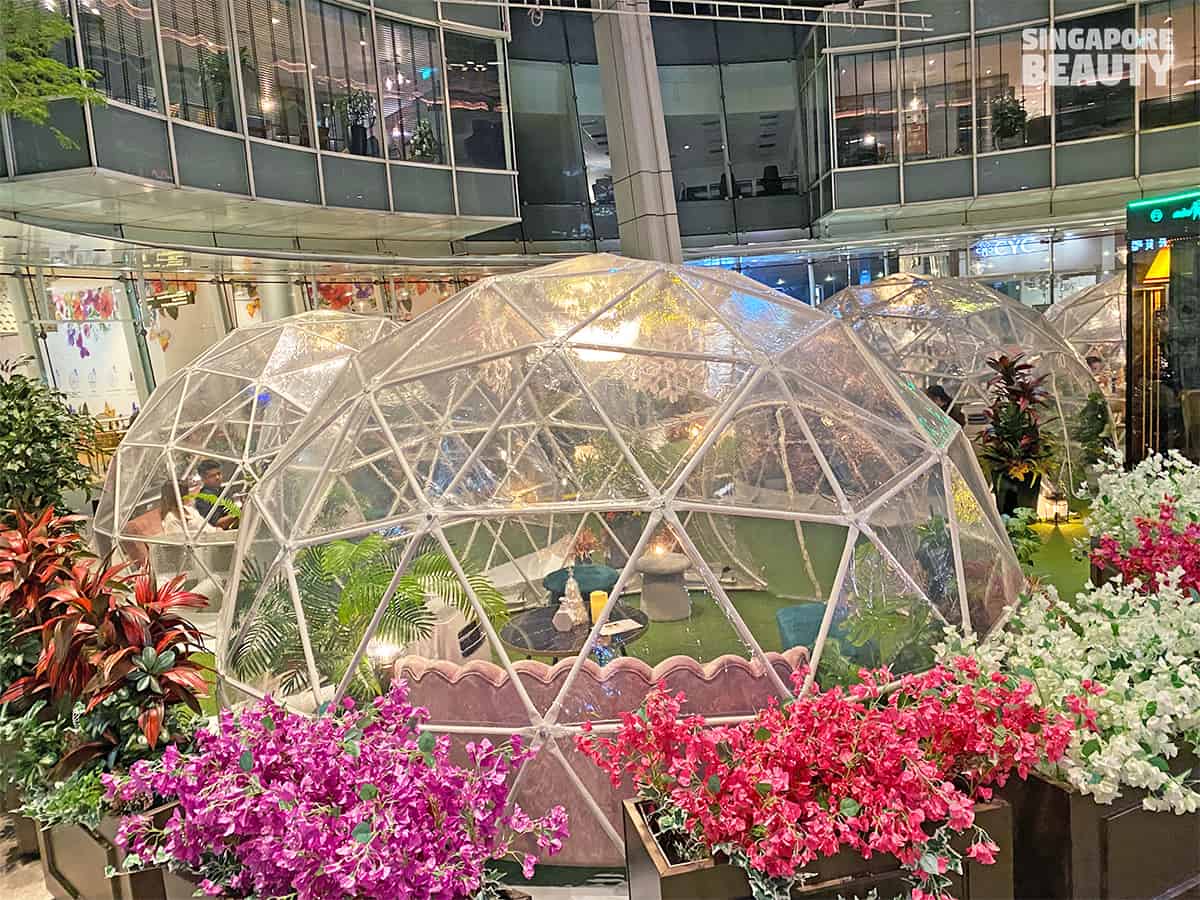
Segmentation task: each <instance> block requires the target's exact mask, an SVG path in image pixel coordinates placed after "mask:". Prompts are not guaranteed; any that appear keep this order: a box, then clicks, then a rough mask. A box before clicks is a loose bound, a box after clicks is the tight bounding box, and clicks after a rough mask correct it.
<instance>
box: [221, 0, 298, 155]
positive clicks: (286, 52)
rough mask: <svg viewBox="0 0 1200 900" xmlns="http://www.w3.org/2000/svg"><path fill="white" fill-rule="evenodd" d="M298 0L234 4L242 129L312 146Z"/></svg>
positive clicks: (246, 0)
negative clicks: (243, 110)
mask: <svg viewBox="0 0 1200 900" xmlns="http://www.w3.org/2000/svg"><path fill="white" fill-rule="evenodd" d="M300 16H301V9H300V3H299V0H234V19H235V21H236V22H237V40H238V47H239V52H238V61H239V63H240V65H241V67H242V87H243V89H244V90H245V92H246V97H245V100H246V127H247V129H248V130H249V132H250V134H252V135H254V136H255V137H260V138H267V139H268V140H272V141H280V142H282V143H285V144H298V145H300V146H301V147H309V146H311V145H312V139H311V138H310V137H309V130H308V118H309V116H308V76H307V66H308V64H307V63H306V62H305V59H304V31H303V23H302V22H301V21H300Z"/></svg>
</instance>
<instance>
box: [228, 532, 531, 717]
mask: <svg viewBox="0 0 1200 900" xmlns="http://www.w3.org/2000/svg"><path fill="white" fill-rule="evenodd" d="M402 556H403V548H402V547H399V546H396V545H392V544H389V543H388V542H387V540H386V539H385V538H383V537H382V536H380V535H377V534H376V535H370V536H368V537H366V538H365V539H363V540H362V541H359V542H358V543H353V542H351V541H333V542H331V543H329V544H324V545H318V546H314V547H309V548H307V549H305V550H304V551H302V552H301V553H300V554H298V555H297V557H296V581H297V586H298V588H299V590H300V595H301V597H302V598H303V603H304V609H305V618H306V624H307V626H308V635H309V641H310V642H311V645H312V648H313V653H314V656H315V658H316V663H317V670H318V674H319V675H320V676H321V677H322V679H323V680H324V681H325V682H326V683H327V684H337V683H339V681H340V680H341V678H342V675H343V673H345V672H346V671H347V669H348V667H349V665H350V662H351V660H352V658H353V656H354V652H355V650H356V649H357V647H358V643H359V641H360V640H361V638H362V635H363V633H364V632H365V631H366V629H367V625H368V623H369V622H370V621H371V618H372V616H373V615H374V614H375V611H376V609H377V608H378V606H379V603H380V601H381V600H382V599H383V596H384V593H385V592H386V591H387V588H388V584H389V582H390V581H391V579H392V576H393V575H394V574H395V571H396V568H397V567H398V566H399V565H400V562H401V558H402ZM462 565H463V567H464V571H465V572H466V574H467V580H468V581H469V582H470V585H471V589H472V591H473V592H474V594H475V596H476V597H477V598H478V599H479V601H480V603H481V604H482V605H483V608H484V613H485V614H486V615H487V617H488V618H489V619H490V620H491V621H492V622H493V623H494V624H501V623H503V622H504V621H505V620H506V619H507V618H508V606H507V604H506V603H505V600H504V595H503V594H501V593H500V591H499V590H497V588H496V586H495V585H493V584H492V582H491V581H490V580H489V579H488V578H487V577H486V576H484V575H481V574H479V573H478V572H477V571H476V570H475V569H474V568H473V567H472V564H471V563H470V561H469V560H463V561H462ZM262 586H263V582H262V578H261V576H260V575H259V574H258V573H257V572H256V571H255V570H254V569H253V567H252V566H251V567H248V568H247V570H246V577H244V578H243V579H242V583H241V586H240V595H241V598H242V599H240V600H239V602H238V606H237V609H239V610H246V612H245V613H244V614H243V615H242V616H241V617H240V618H239V619H238V620H237V621H235V622H234V623H233V630H232V633H233V634H235V635H236V639H235V640H234V643H233V645H232V647H231V649H230V661H231V664H232V669H233V671H234V673H235V674H236V675H237V676H238V677H239V678H242V679H245V680H247V681H255V680H259V679H261V678H263V677H271V678H274V679H278V681H277V684H276V689H277V690H278V691H279V692H280V693H281V694H283V695H292V694H297V693H300V692H301V691H302V690H306V689H307V688H308V684H309V680H308V670H307V664H306V662H305V657H304V655H303V652H302V647H303V644H302V641H301V639H300V635H299V633H298V631H297V629H298V626H297V624H296V617H295V614H294V613H292V612H291V611H292V609H293V606H292V598H291V594H290V592H289V586H288V585H287V583H286V582H285V581H283V580H281V579H275V580H273V581H271V582H270V583H269V584H268V586H267V587H266V589H265V590H263V589H262ZM256 597H258V598H259V599H258V601H257V603H255V602H254V598H256ZM433 603H441V604H444V605H445V606H448V607H451V608H453V609H456V610H458V611H459V612H461V613H462V614H463V617H464V618H465V619H466V620H467V621H468V623H470V622H474V621H475V620H476V614H475V608H474V606H473V605H472V604H471V600H470V597H469V595H468V594H467V591H466V588H465V587H464V586H463V584H462V582H461V581H459V579H458V576H457V575H456V574H455V572H454V569H453V567H452V566H451V564H450V560H449V558H448V557H447V556H446V554H445V553H444V552H442V551H441V550H440V549H438V548H437V547H436V546H435V545H434V544H432V543H431V544H430V545H429V546H428V547H425V548H422V552H420V553H418V554H417V555H416V556H415V557H414V558H413V560H412V562H411V563H410V564H409V566H408V569H407V570H406V571H405V573H404V575H402V576H401V578H400V580H399V582H398V583H397V585H396V590H395V592H394V593H393V594H392V598H391V600H390V602H389V603H388V607H387V609H386V610H385V611H384V613H383V615H382V617H381V618H380V619H379V622H378V626H377V628H376V630H375V632H374V636H375V638H376V639H377V640H379V641H386V642H387V643H389V644H392V645H395V646H397V647H404V646H406V645H409V644H412V643H414V642H416V641H421V640H424V639H426V638H428V637H429V636H430V635H431V634H432V633H433V628H434V626H435V622H436V618H435V615H434V611H433V609H432V604H433ZM389 679H390V670H388V669H383V670H377V669H376V668H375V667H374V666H373V665H372V663H371V662H370V660H369V659H366V658H364V659H363V661H362V662H360V663H359V667H358V669H357V670H355V673H354V677H353V679H352V680H351V682H350V685H349V693H350V695H351V696H352V697H356V698H358V699H367V698H369V697H377V696H380V695H381V694H383V693H384V692H386V690H387V689H388V681H389Z"/></svg>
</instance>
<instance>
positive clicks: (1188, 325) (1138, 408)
mask: <svg viewBox="0 0 1200 900" xmlns="http://www.w3.org/2000/svg"><path fill="white" fill-rule="evenodd" d="M1126 216H1127V226H1126V228H1127V233H1128V239H1129V297H1128V300H1127V303H1128V312H1127V315H1128V321H1129V329H1128V331H1129V337H1128V341H1129V346H1128V358H1129V375H1128V378H1129V384H1128V392H1129V401H1130V402H1129V420H1128V422H1129V428H1128V432H1127V436H1126V452H1127V454H1128V456H1129V458H1130V459H1131V460H1133V461H1137V460H1140V459H1143V458H1144V457H1146V456H1147V455H1149V454H1150V453H1151V452H1153V451H1156V450H1158V451H1165V450H1178V451H1180V452H1182V453H1184V454H1185V455H1186V456H1187V457H1188V458H1189V459H1192V460H1200V190H1195V191H1190V192H1185V193H1177V194H1172V195H1169V196H1165V197H1154V198H1148V199H1146V200H1139V201H1135V202H1133V203H1130V204H1129V206H1128V208H1127V213H1126Z"/></svg>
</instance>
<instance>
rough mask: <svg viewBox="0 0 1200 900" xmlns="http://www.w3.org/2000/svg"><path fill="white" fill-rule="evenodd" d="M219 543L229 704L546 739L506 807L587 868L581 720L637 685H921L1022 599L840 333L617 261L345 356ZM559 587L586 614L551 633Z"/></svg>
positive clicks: (627, 706) (605, 822)
mask: <svg viewBox="0 0 1200 900" xmlns="http://www.w3.org/2000/svg"><path fill="white" fill-rule="evenodd" d="M237 550H238V559H237V565H236V569H235V572H236V574H237V578H236V579H234V580H233V581H231V584H230V586H229V591H228V592H227V595H226V600H225V607H224V609H223V617H224V618H223V622H222V627H221V629H220V630H219V633H220V643H219V647H218V652H217V666H218V670H219V673H220V675H221V680H222V691H223V696H224V699H225V701H226V702H238V701H239V700H241V699H245V698H249V697H252V696H258V695H262V694H264V693H268V692H270V693H273V694H274V695H275V696H276V697H277V698H279V699H282V700H284V701H285V702H287V703H289V704H290V705H292V706H293V707H295V708H297V709H301V710H308V711H311V710H314V709H317V708H320V707H321V706H322V705H324V704H326V703H329V702H332V701H335V700H337V699H338V698H339V697H341V696H343V695H345V694H347V693H348V694H351V695H354V696H358V697H364V696H370V695H371V694H373V693H375V692H377V691H380V690H383V689H384V688H385V687H386V685H387V684H388V682H389V681H390V680H391V679H393V678H397V677H399V678H403V679H405V680H406V681H407V682H408V683H409V686H410V689H411V690H412V691H413V692H414V699H415V700H416V701H417V702H418V703H420V704H421V705H424V706H427V707H428V708H429V709H430V711H431V716H432V719H431V727H433V728H434V729H435V730H444V731H449V732H451V733H452V734H453V735H455V736H456V738H461V739H463V740H465V739H467V738H469V737H479V736H490V737H492V738H493V739H495V738H496V737H500V738H503V737H505V736H507V735H511V734H514V733H525V734H528V735H531V736H532V737H533V738H534V740H536V741H537V742H538V743H539V744H541V745H542V748H543V752H542V753H540V754H539V755H538V756H537V757H536V758H535V759H534V760H532V761H531V762H530V763H528V764H527V767H526V770H525V771H524V772H523V773H522V774H521V775H520V776H519V780H518V783H517V788H516V794H515V796H516V800H517V802H519V803H521V804H522V806H523V807H524V808H527V809H539V808H543V807H544V806H545V805H546V804H547V803H548V802H554V803H558V802H563V803H565V804H566V805H567V806H568V811H569V812H570V813H571V816H572V825H571V830H572V834H573V838H572V840H571V842H570V844H569V846H568V849H567V850H566V851H565V856H566V858H567V860H568V861H575V862H590V863H593V864H603V863H605V862H606V861H607V862H609V863H611V862H612V860H611V859H608V858H606V857H604V856H603V853H604V851H605V848H607V850H608V851H609V852H612V851H613V850H614V848H619V847H620V837H619V830H620V824H619V813H618V810H617V806H616V802H615V799H614V797H615V795H614V794H613V792H612V790H611V787H610V786H608V783H607V780H606V779H605V778H603V777H602V776H600V775H599V773H598V771H597V770H596V769H595V768H594V767H593V766H591V765H590V764H588V763H586V762H585V761H584V760H583V759H582V758H581V757H580V756H578V754H577V751H576V750H575V749H574V745H573V742H572V737H573V735H575V734H576V733H578V732H579V730H580V727H581V725H582V724H583V723H584V722H600V723H602V724H603V723H604V722H610V721H612V720H615V719H616V718H617V716H618V714H619V713H620V712H622V711H626V710H632V709H635V708H637V707H638V706H639V705H640V704H641V702H642V700H643V699H644V697H645V695H646V693H647V691H648V690H649V689H650V688H651V687H652V686H653V685H654V684H655V683H657V682H659V681H662V682H664V683H666V684H667V685H668V686H671V687H674V688H679V689H684V690H685V692H686V693H687V695H688V697H689V709H696V710H699V711H703V712H705V713H706V714H708V715H710V716H745V715H749V714H751V713H752V712H753V710H754V709H755V708H756V707H759V706H762V705H765V704H766V703H767V702H768V700H769V698H771V697H779V698H782V697H787V696H790V695H791V693H792V691H793V690H794V686H793V684H792V683H791V681H790V680H789V677H788V676H789V672H790V671H791V669H792V667H793V666H796V665H800V664H803V663H804V662H805V660H806V658H808V659H811V660H812V662H814V663H815V664H816V668H817V671H818V673H819V675H818V677H819V678H820V679H821V680H822V682H824V681H826V680H836V679H838V678H839V677H841V675H842V674H844V672H845V671H846V669H847V668H850V667H856V666H857V665H859V664H874V663H876V662H886V663H890V664H893V665H894V666H895V667H896V669H897V670H901V671H902V670H906V669H915V668H920V667H922V666H924V665H927V664H929V662H930V661H931V659H932V653H931V650H930V647H931V645H932V642H933V641H934V640H936V639H937V635H938V634H939V633H940V631H941V629H942V628H943V627H944V626H945V625H946V624H950V625H952V626H957V627H960V628H963V629H968V628H970V629H974V630H975V631H977V632H984V633H986V632H987V631H988V630H989V629H991V628H992V627H993V626H994V625H995V624H996V623H997V621H998V620H999V618H1000V616H1001V611H1002V609H1003V607H1004V606H1005V605H1006V604H1008V603H1009V602H1011V601H1012V599H1013V598H1014V597H1015V595H1016V593H1017V591H1018V590H1019V589H1020V586H1021V584H1022V577H1021V573H1020V569H1019V567H1018V564H1017V561H1016V559H1015V557H1014V555H1013V552H1012V549H1011V547H1010V545H1009V543H1008V540H1007V537H1006V535H1005V531H1004V528H1003V524H1002V522H1001V521H1000V519H999V516H998V514H997V512H996V507H995V504H994V503H993V502H992V500H991V498H990V496H989V494H988V492H987V487H986V484H985V482H984V479H983V476H982V474H981V472H980V470H979V467H978V465H977V463H976V461H975V458H974V455H973V454H972V452H971V448H970V446H969V444H968V443H967V441H966V439H965V437H964V436H963V434H962V432H961V431H960V430H959V429H958V428H957V426H955V425H954V424H953V423H952V422H951V421H950V420H949V419H948V418H947V417H946V416H945V415H944V414H942V413H941V411H939V410H938V409H936V407H934V406H933V405H931V404H930V403H929V402H928V401H927V400H926V399H925V397H924V396H923V395H921V394H920V393H919V391H917V390H916V389H915V388H913V387H912V386H910V385H908V384H906V383H903V382H901V381H900V380H898V379H896V378H895V377H894V376H893V375H892V374H891V373H890V372H889V371H888V370H887V368H886V367H885V366H884V365H883V364H882V363H880V362H879V360H878V359H877V358H876V357H875V356H874V355H873V354H872V353H871V351H869V350H868V349H866V348H865V346H864V345H863V344H862V343H861V342H860V341H859V340H858V339H857V338H856V337H855V336H854V335H853V333H852V332H851V330H850V329H848V328H847V327H846V326H845V325H844V324H843V323H841V322H839V321H837V320H836V319H833V318H831V317H830V316H828V315H826V314H824V313H822V312H819V311H817V310H814V309H812V308H810V307H807V306H805V305H803V304H799V303H796V302H795V301H793V300H791V299H789V298H788V297H786V296H784V295H782V294H779V293H776V292H774V291H772V290H770V289H769V288H766V287H763V286H761V285H759V284H757V283H755V282H753V281H751V280H749V279H747V278H744V277H742V276H740V275H736V274H732V273H729V272H725V271H721V270H713V269H693V268H684V267H678V266H670V265H664V264H660V263H652V262H643V261H636V260H628V259H623V258H620V257H615V256H609V255H599V256H587V257H581V258H577V259H573V260H570V261H566V262H561V263H557V264H555V265H552V266H548V267H546V268H542V269H536V270H533V271H529V272H523V273H520V274H513V275H503V276H499V277H494V278H488V279H484V280H483V281H480V282H478V283H477V284H475V285H473V286H471V287H469V288H467V289H466V290H464V291H462V292H461V293H459V294H458V295H456V296H455V297H453V298H451V299H449V300H448V301H446V302H445V303H444V304H442V305H441V306H439V307H437V308H436V309H434V310H432V311H430V312H428V313H426V314H425V315H424V316H422V317H419V318H418V319H416V320H414V322H413V323H411V324H410V325H408V326H407V327H406V328H405V330H403V331H402V332H400V333H399V334H396V335H394V336H392V337H390V338H387V339H386V340H384V341H381V342H380V343H378V344H375V345H374V346H372V347H370V348H368V349H367V350H365V351H364V352H363V353H361V354H360V355H359V356H357V357H356V358H355V360H354V363H353V364H352V365H351V366H348V367H347V368H346V369H345V370H344V371H343V372H342V374H341V375H340V377H339V378H338V380H337V382H336V384H335V385H334V386H333V387H332V388H331V390H330V392H329V394H328V395H327V397H326V399H325V402H323V403H322V404H321V405H320V407H319V408H318V409H316V410H314V412H313V413H312V415H311V416H310V418H309V421H308V422H307V423H306V424H305V426H304V427H303V428H302V429H301V430H300V431H299V432H298V433H297V434H296V436H295V437H294V438H293V439H292V440H291V442H289V444H288V446H287V447H286V448H284V450H283V451H282V452H281V453H280V454H279V455H278V456H277V458H276V460H275V462H274V464H273V465H272V467H271V469H270V471H268V472H267V474H266V475H265V476H264V477H263V479H262V480H261V482H260V483H259V484H258V485H257V486H256V488H255V490H254V491H253V492H252V495H251V497H250V501H249V503H248V507H247V514H246V520H245V524H244V525H243V528H242V530H241V533H240V535H239V543H238V548H237ZM568 576H573V577H574V579H575V581H576V582H577V583H578V585H579V587H580V589H581V592H582V593H583V595H584V606H585V609H584V610H583V612H584V619H583V621H582V622H580V623H579V624H578V625H572V624H571V623H570V622H569V621H566V622H561V624H563V625H564V626H565V630H561V631H560V630H559V629H558V628H556V627H555V624H554V618H555V615H556V613H565V612H566V610H564V609H562V608H561V607H560V602H559V594H560V592H562V591H563V590H564V587H565V585H566V583H567V579H568ZM592 590H604V591H606V592H607V593H606V595H596V596H595V598H594V599H595V600H596V606H595V608H594V610H593V609H591V604H590V602H589V601H590V600H591V599H593V598H592V596H590V592H591V591H592ZM560 620H561V617H560ZM629 623H632V628H631V629H630V630H625V631H621V629H623V628H630V625H629ZM597 848H599V849H597ZM589 853H592V854H593V855H592V856H589V855H588V854H589ZM596 853H599V854H600V855H599V856H596V855H594V854H596ZM572 854H575V856H574V857H572Z"/></svg>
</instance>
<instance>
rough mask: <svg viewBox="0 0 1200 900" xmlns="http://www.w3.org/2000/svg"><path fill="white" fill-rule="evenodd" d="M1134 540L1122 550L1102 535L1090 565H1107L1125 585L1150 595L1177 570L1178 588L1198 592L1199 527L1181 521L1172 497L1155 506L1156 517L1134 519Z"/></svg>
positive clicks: (1110, 538)
mask: <svg viewBox="0 0 1200 900" xmlns="http://www.w3.org/2000/svg"><path fill="white" fill-rule="evenodd" d="M1134 524H1135V525H1136V527H1137V540H1136V541H1133V542H1132V543H1131V544H1130V546H1128V547H1125V546H1123V545H1122V544H1121V542H1120V541H1118V540H1117V539H1116V538H1115V537H1112V536H1111V535H1107V534H1106V535H1104V536H1103V537H1101V538H1100V540H1099V541H1098V542H1097V544H1096V548H1095V550H1093V551H1092V562H1093V563H1095V564H1096V565H1099V566H1109V567H1111V568H1112V569H1115V570H1116V571H1117V572H1119V573H1120V574H1121V577H1122V578H1123V579H1124V580H1125V581H1126V582H1128V583H1133V582H1134V581H1136V582H1138V583H1139V584H1140V585H1141V590H1142V591H1143V592H1145V593H1148V594H1151V593H1155V592H1157V591H1158V590H1159V589H1160V587H1161V586H1162V584H1163V583H1164V580H1165V576H1166V575H1167V573H1168V572H1173V571H1174V570H1175V569H1179V570H1180V571H1181V572H1182V575H1181V576H1180V578H1179V587H1180V588H1182V589H1183V590H1185V591H1187V590H1200V524H1198V523H1196V522H1184V521H1181V520H1180V518H1179V516H1178V513H1177V510H1176V502H1175V498H1173V497H1166V498H1164V499H1163V502H1162V503H1161V504H1159V507H1158V518H1157V519H1148V518H1143V517H1141V516H1138V517H1136V518H1135V519H1134Z"/></svg>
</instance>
